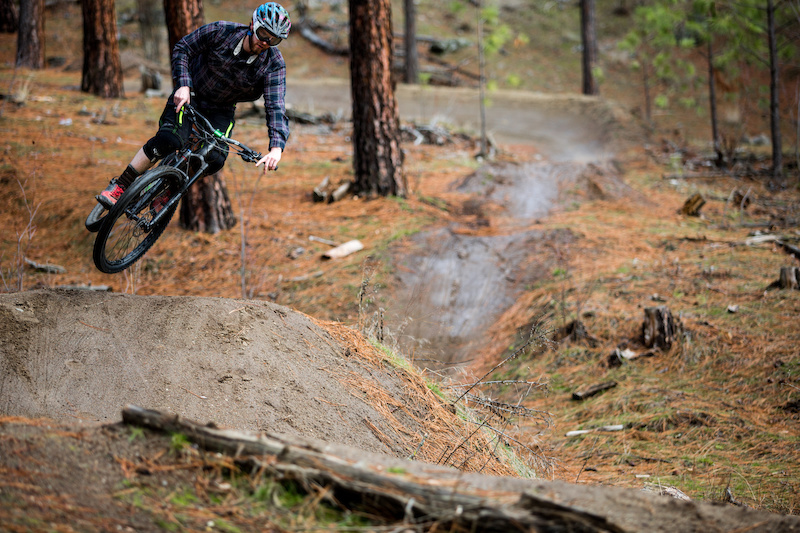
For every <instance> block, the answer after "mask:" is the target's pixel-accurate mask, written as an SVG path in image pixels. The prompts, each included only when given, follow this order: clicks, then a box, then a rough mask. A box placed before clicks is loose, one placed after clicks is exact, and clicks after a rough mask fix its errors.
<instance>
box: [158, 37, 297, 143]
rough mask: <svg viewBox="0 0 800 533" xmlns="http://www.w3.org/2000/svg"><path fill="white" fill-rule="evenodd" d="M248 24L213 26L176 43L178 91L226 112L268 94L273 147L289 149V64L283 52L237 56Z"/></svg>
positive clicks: (174, 63)
mask: <svg viewBox="0 0 800 533" xmlns="http://www.w3.org/2000/svg"><path fill="white" fill-rule="evenodd" d="M248 30H249V27H248V26H245V25H243V24H237V23H234V22H225V21H219V22H212V23H210V24H206V25H205V26H202V27H200V28H198V29H197V30H195V31H193V32H192V33H190V34H189V35H187V36H185V37H184V38H183V39H181V40H180V41H178V43H177V44H176V45H175V48H174V50H173V52H172V78H173V83H174V84H175V87H176V88H177V87H189V88H191V89H192V91H193V92H194V94H195V95H196V97H197V98H198V101H199V102H200V103H201V105H202V106H203V107H210V108H222V107H228V106H235V105H236V103H237V102H252V101H255V100H258V98H259V97H261V96H262V95H263V96H264V107H265V108H266V111H267V128H268V130H269V137H270V141H269V147H270V148H273V147H275V146H279V147H280V148H281V150H283V149H284V147H285V146H286V140H287V139H288V138H289V119H288V118H287V117H286V102H285V98H286V63H285V62H284V60H283V55H282V54H281V52H280V50H278V49H277V48H275V47H271V48H268V49H267V50H265V51H264V52H262V53H261V54H259V55H258V56H257V57H256V58H255V60H254V61H253V62H252V63H248V62H247V59H248V57H249V56H248V55H247V54H241V55H240V56H238V57H237V56H235V55H234V50H235V49H236V45H238V44H239V42H240V41H241V40H242V39H243V38H244V37H245V36H246V35H247V32H248Z"/></svg>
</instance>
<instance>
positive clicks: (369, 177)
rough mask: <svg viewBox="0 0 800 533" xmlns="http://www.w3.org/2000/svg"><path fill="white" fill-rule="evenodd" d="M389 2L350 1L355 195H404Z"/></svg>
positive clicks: (377, 0)
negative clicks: (393, 77) (393, 76)
mask: <svg viewBox="0 0 800 533" xmlns="http://www.w3.org/2000/svg"><path fill="white" fill-rule="evenodd" d="M392 44H393V42H392V6H391V2H390V1H389V0H350V78H351V91H352V99H353V167H354V171H355V179H354V181H355V183H354V185H355V191H354V192H355V193H356V194H367V195H375V194H377V195H381V196H388V195H396V196H405V195H406V192H407V185H406V181H405V176H404V175H403V152H402V150H401V149H400V118H399V112H398V109H397V100H396V98H395V94H394V82H393V80H392Z"/></svg>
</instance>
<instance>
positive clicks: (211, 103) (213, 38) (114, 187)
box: [96, 2, 292, 209]
mask: <svg viewBox="0 0 800 533" xmlns="http://www.w3.org/2000/svg"><path fill="white" fill-rule="evenodd" d="M291 26H292V23H291V21H290V20H289V13H288V12H287V11H286V10H285V9H284V8H283V7H282V6H281V5H279V4H277V3H275V2H267V3H265V4H262V5H260V6H258V7H257V8H256V10H255V11H253V18H252V21H251V22H250V26H249V27H248V26H246V25H244V24H237V23H234V22H226V21H218V22H212V23H210V24H206V25H204V26H202V27H200V28H198V29H197V30H195V31H193V32H192V33H190V34H189V35H187V36H185V37H184V38H183V39H181V40H180V41H178V43H177V44H176V45H175V48H174V50H173V52H172V78H173V85H174V87H176V89H175V90H174V92H173V93H172V95H171V96H170V97H169V99H168V100H167V104H166V106H165V107H164V111H163V112H162V114H161V119H160V120H159V128H158V131H157V132H156V134H155V136H153V137H152V138H151V139H150V140H149V141H147V142H146V143H145V145H144V146H143V147H142V148H140V149H139V151H138V152H137V153H136V155H135V156H134V157H133V159H132V160H131V162H130V164H128V167H127V168H126V169H125V171H124V172H123V173H122V174H121V175H120V176H119V177H116V178H114V179H112V180H111V182H110V183H109V185H108V187H106V189H105V190H103V191H102V192H101V193H100V194H98V195H97V196H96V198H97V201H98V202H100V203H101V204H102V205H103V206H104V207H106V208H107V209H110V208H111V206H113V205H114V204H115V203H116V202H117V200H118V199H119V197H120V196H121V195H122V193H123V192H125V189H126V188H127V187H128V186H130V184H131V183H133V181H134V180H135V179H136V178H137V177H139V176H141V175H142V174H143V173H144V172H145V171H147V170H148V169H149V168H150V167H152V166H153V165H154V164H155V163H156V161H158V160H160V159H161V158H163V157H164V156H166V155H168V154H170V153H172V152H174V151H175V150H178V149H179V148H180V147H181V146H183V144H184V142H185V141H186V140H187V139H188V136H189V134H190V132H191V124H189V121H183V120H182V113H181V112H180V110H181V108H182V107H183V105H184V104H186V103H189V102H191V103H192V105H193V106H194V107H195V108H197V109H198V110H199V111H200V112H201V113H202V114H203V115H205V116H206V118H208V119H209V121H210V122H211V124H212V125H213V126H214V127H215V128H216V129H218V130H220V131H221V132H223V133H224V134H225V135H226V136H230V132H231V130H232V129H233V125H234V111H235V110H236V104H237V102H251V101H254V100H257V99H258V98H259V97H260V96H262V95H263V96H264V107H265V108H266V112H267V113H266V116H267V129H268V134H269V152H268V153H267V154H266V155H265V156H264V157H262V158H261V159H260V160H259V161H258V162H257V163H256V166H259V165H264V173H265V174H266V172H267V170H275V169H277V168H278V163H279V162H280V160H281V155H282V154H283V150H284V148H285V147H286V141H287V139H288V138H289V121H288V119H287V117H286V106H285V95H286V64H285V63H284V60H283V55H282V54H281V52H280V51H279V50H278V49H277V48H276V46H278V43H280V42H281V40H283V39H286V38H287V37H288V36H289V29H290V28H291ZM226 156H227V154H225V153H222V152H219V151H215V152H214V153H213V154H209V156H208V157H207V159H206V160H207V162H209V163H210V164H209V168H208V169H207V170H206V172H205V173H206V175H210V174H213V173H214V172H217V171H219V170H220V169H221V168H222V166H223V165H224V164H225V158H226Z"/></svg>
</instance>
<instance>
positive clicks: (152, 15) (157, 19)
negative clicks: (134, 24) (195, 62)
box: [136, 0, 170, 65]
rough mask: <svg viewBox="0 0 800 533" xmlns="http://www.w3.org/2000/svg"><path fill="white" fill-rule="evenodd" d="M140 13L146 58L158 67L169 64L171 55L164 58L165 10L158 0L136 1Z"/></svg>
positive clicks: (140, 27)
mask: <svg viewBox="0 0 800 533" xmlns="http://www.w3.org/2000/svg"><path fill="white" fill-rule="evenodd" d="M136 7H137V9H138V11H139V29H140V31H141V32H142V49H143V50H144V57H145V59H147V60H148V61H150V62H152V63H155V64H156V65H163V64H165V63H164V60H165V59H166V60H167V61H166V64H167V65H168V64H169V59H170V58H169V55H167V56H166V57H164V56H162V53H163V44H166V43H164V36H163V33H162V28H163V27H164V24H165V21H164V8H163V5H160V3H159V2H158V0H136Z"/></svg>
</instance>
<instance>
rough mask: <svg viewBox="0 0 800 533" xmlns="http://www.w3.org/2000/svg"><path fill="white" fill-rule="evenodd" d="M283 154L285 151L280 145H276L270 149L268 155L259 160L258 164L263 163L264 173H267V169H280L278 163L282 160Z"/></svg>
mask: <svg viewBox="0 0 800 533" xmlns="http://www.w3.org/2000/svg"><path fill="white" fill-rule="evenodd" d="M282 154H283V151H282V150H281V149H280V148H279V147H277V146H275V147H274V148H272V149H271V150H270V151H269V153H268V154H267V155H265V156H264V157H262V158H261V159H259V160H258V163H256V166H259V165H261V164H263V165H264V174H266V173H267V170H278V163H279V162H280V160H281V155H282Z"/></svg>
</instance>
